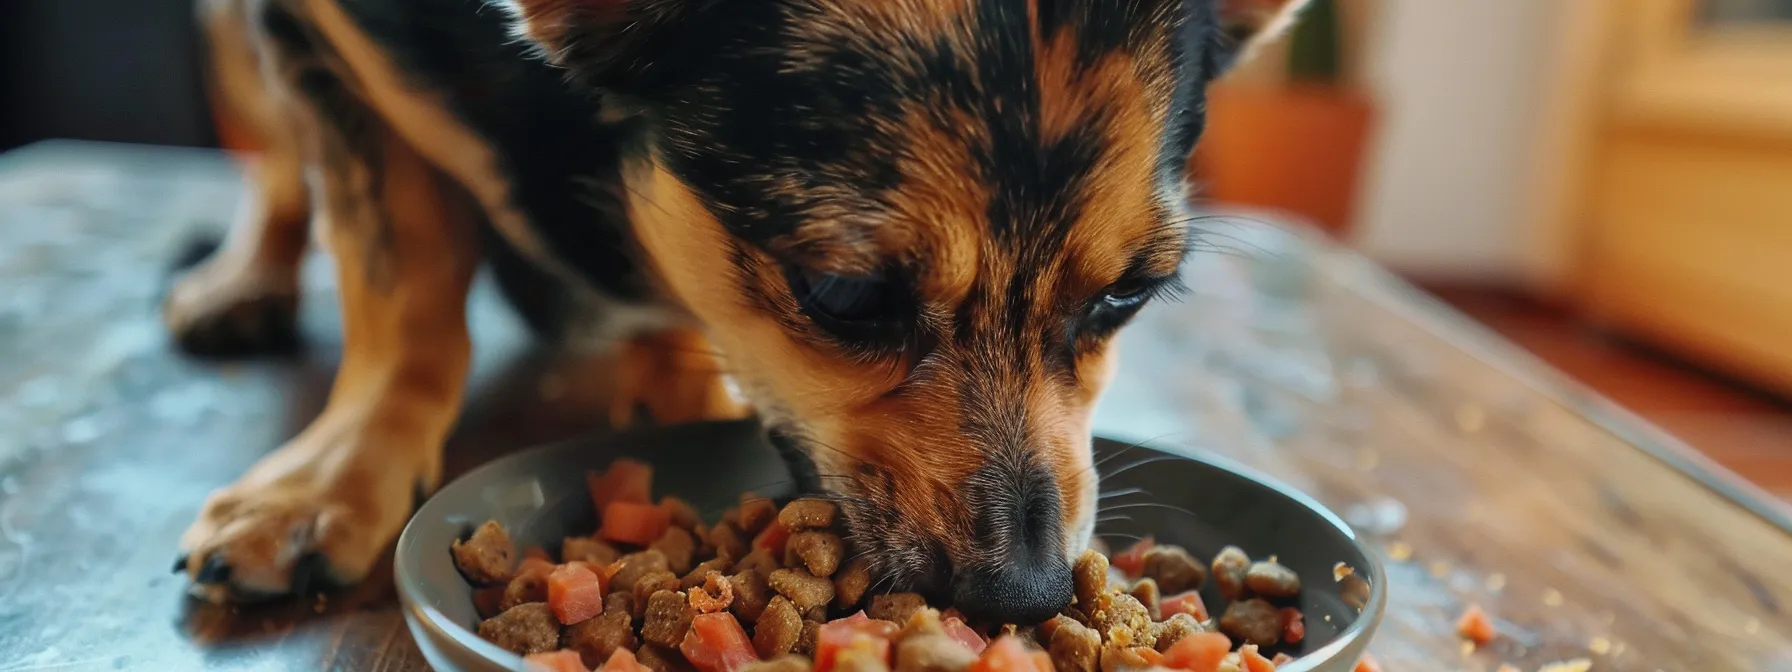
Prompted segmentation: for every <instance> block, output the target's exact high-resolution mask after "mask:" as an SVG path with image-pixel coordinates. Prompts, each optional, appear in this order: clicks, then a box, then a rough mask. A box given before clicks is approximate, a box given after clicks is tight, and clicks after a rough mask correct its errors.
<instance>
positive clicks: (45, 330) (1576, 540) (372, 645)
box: [0, 143, 1792, 672]
mask: <svg viewBox="0 0 1792 672" xmlns="http://www.w3.org/2000/svg"><path fill="white" fill-rule="evenodd" d="M238 193H239V188H238V185H237V182H236V176H235V174H234V172H233V170H232V167H231V165H230V163H228V162H227V161H225V160H224V158H223V157H222V156H220V155H217V154H214V153H207V152H197V151H188V150H172V149H159V148H141V147H121V146H107V145H89V144H73V143H53V144H44V145H37V146H33V147H29V148H26V149H23V150H19V151H15V152H13V153H10V154H6V155H0V672H12V671H15V670H83V669H132V670H137V669H141V670H201V669H207V670H209V669H217V670H239V669H240V670H285V669H292V670H315V669H343V670H413V669H423V668H424V667H425V666H424V664H423V661H422V660H421V658H420V655H419V654H418V652H417V649H416V647H415V645H414V644H413V643H412V642H411V639H410V635H409V634H408V632H407V631H406V630H405V628H404V625H403V622H402V620H401V619H400V617H399V614H398V610H397V607H396V605H395V602H394V598H393V594H392V587H391V582H390V580H388V579H385V578H384V577H385V576H387V574H388V572H386V571H385V570H384V569H382V570H380V572H381V573H380V574H378V575H377V576H379V577H381V578H377V579H375V580H371V581H369V582H368V583H366V584H364V585H362V586H359V587H357V588H354V589H351V590H349V591H347V592H343V593H338V594H334V595H331V596H330V597H329V599H328V600H327V601H305V602H303V603H296V602H295V603H286V604H277V605H269V606H264V607H258V608H253V609H251V608H244V609H240V610H239V609H231V608H217V607H210V606H204V605H199V604H195V603H191V602H189V601H187V600H186V599H185V598H184V597H183V594H182V585H181V581H180V577H177V576H174V575H171V574H169V573H168V564H169V563H170V562H171V561H172V558H173V557H174V541H175V539H176V536H177V535H178V534H179V533H180V531H181V530H182V529H183V528H184V527H185V526H186V524H187V523H188V521H189V520H190V518H191V516H192V515H193V514H194V512H195V511H196V510H197V509H198V507H199V504H200V502H201V500H202V499H203V498H204V496H205V494H206V493H207V492H208V491H209V490H210V489H212V488H214V487H217V486H219V485H222V484H224V483H227V482H228V481H229V480H230V479H232V478H233V477H235V476H236V475H238V474H239V473H241V472H242V470H243V469H245V468H246V467H247V466H248V465H249V464H250V463H252V462H253V461H254V460H255V459H256V458H257V457H259V456H260V455H262V454H263V453H265V452H266V451H268V450H269V449H271V448H272V447H273V446H275V445H276V444H277V443H278V442H279V441H280V440H281V439H283V438H285V437H287V436H290V435H291V434H293V433H294V432H296V431H297V430H298V428H300V427H302V426H303V425H304V423H305V422H306V421H307V420H308V419H309V418H310V416H311V415H312V414H314V413H315V412H316V411H317V410H318V408H319V407H320V405H321V403H322V401H323V394H324V392H325V391H326V389H327V386H328V383H329V380H330V376H331V371H332V367H333V365H334V360H335V358H336V356H337V352H338V350H339V348H338V343H339V340H338V337H337V335H336V334H337V329H336V327H337V322H336V319H335V316H334V310H335V304H334V297H333V296H332V295H331V292H330V287H329V281H328V275H329V274H328V269H327V267H325V266H324V264H326V263H327V262H326V261H324V260H321V259H320V260H317V262H316V263H315V264H314V265H313V267H311V268H309V269H308V276H307V294H306V306H305V316H304V320H305V325H306V332H307V336H308V339H309V341H310V342H311V344H312V345H311V347H310V348H309V350H308V351H307V353H306V354H305V355H303V356H301V357H299V358H296V359H291V360H287V361H271V362H255V363H240V364H229V365H219V364H213V363H205V362H195V361H191V360H188V359H184V358H182V357H180V356H178V355H176V354H175V353H174V352H172V351H171V349H170V348H169V345H168V342H167V339H166V337H165V336H164V334H163V332H162V330H161V327H160V324H159V321H158V319H157V317H156V313H155V308H154V306H155V302H156V297H157V295H158V293H159V292H160V290H161V287H162V283H163V280H164V277H165V268H166V264H167V260H168V259H170V258H171V257H172V256H173V255H174V253H175V251H176V250H177V249H178V248H179V247H180V245H181V243H182V241H183V240H184V239H185V238H186V237H187V236H189V235H191V234H192V233H193V232H195V231H203V230H207V229H211V230H216V229H218V228H220V227H221V226H222V223H223V222H224V221H226V220H227V219H228V217H229V214H230V212H231V210H232V208H233V205H234V203H235V201H236V199H237V197H238ZM1204 228H1205V229H1206V230H1207V231H1209V232H1210V233H1209V236H1208V238H1207V241H1208V247H1210V248H1211V249H1209V250H1206V251H1204V252H1202V253H1201V254H1198V255H1196V257H1195V258H1194V259H1193V260H1192V261H1191V263H1190V264H1189V267H1188V271H1187V272H1188V274H1189V284H1190V286H1191V287H1193V288H1194V290H1195V291H1194V292H1193V293H1192V295H1191V296H1190V297H1188V298H1187V299H1186V300H1184V301H1183V302H1181V303H1179V304H1170V305H1164V306H1157V307H1154V308H1153V309H1151V310H1149V311H1147V313H1146V316H1145V317H1143V318H1142V319H1141V320H1140V322H1139V323H1138V324H1137V325H1135V326H1134V327H1131V328H1130V329H1129V330H1128V331H1127V332H1126V334H1125V335H1124V336H1123V337H1122V338H1123V341H1124V345H1123V347H1122V360H1123V363H1122V367H1121V373H1120V375H1119V377H1118V379H1117V381H1116V383H1115V386H1114V388H1113V389H1112V392H1111V393H1110V395H1109V396H1108V397H1107V398H1106V399H1105V400H1104V403H1103V406H1102V410H1101V415H1100V417H1099V419H1098V426H1099V427H1100V428H1101V431H1103V432H1104V433H1108V434H1114V435H1117V436H1119V437H1122V438H1133V439H1153V440H1154V441H1155V442H1156V443H1157V444H1158V445H1162V446H1175V447H1179V449H1184V450H1209V451H1215V452H1218V453H1223V454H1225V455H1228V456H1231V457H1233V458H1235V459H1238V460H1241V461H1243V462H1245V463H1248V464H1250V465H1253V466H1256V467H1258V468H1260V469H1263V470H1265V471H1267V472H1269V473H1271V474H1274V475H1275V476H1277V477H1280V478H1282V479H1284V480H1286V481H1288V482H1290V483H1292V484H1294V485H1296V486H1298V487H1300V488H1302V489H1305V490H1306V491H1308V492H1309V493H1311V494H1312V495H1314V496H1315V497H1317V498H1318V499H1320V500H1321V501H1323V502H1325V503H1326V504H1328V505H1330V506H1331V507H1332V508H1333V509H1334V510H1336V511H1338V512H1339V513H1340V514H1342V515H1343V516H1345V517H1346V519H1348V520H1350V521H1351V522H1352V524H1354V525H1357V526H1358V528H1359V530H1360V531H1361V532H1362V533H1363V534H1364V535H1365V536H1367V537H1368V538H1369V539H1371V540H1373V543H1374V544H1375V545H1376V546H1377V547H1379V548H1380V549H1382V553H1383V555H1384V560H1386V561H1387V563H1388V568H1389V573H1390V578H1391V585H1390V587H1389V591H1390V596H1391V606H1390V611H1389V612H1388V617H1387V619H1386V621H1385V623H1384V625H1383V627H1382V631H1381V633H1380V635H1379V636H1378V637H1377V638H1376V639H1375V641H1374V643H1373V644H1372V646H1371V649H1372V650H1374V651H1375V652H1376V654H1377V656H1378V657H1379V658H1380V659H1381V660H1382V662H1383V663H1384V667H1385V668H1386V669H1388V670H1390V671H1413V670H1423V671H1433V670H1493V669H1495V668H1497V667H1498V666H1499V664H1501V663H1512V664H1514V665H1515V666H1516V667H1518V668H1519V669H1521V670H1526V671H1527V672H1528V671H1530V670H1535V669H1537V668H1538V667H1540V666H1541V665H1543V664H1545V663H1549V662H1552V661H1557V660H1567V659H1575V658H1586V659H1589V660H1591V661H1592V662H1593V669H1595V670H1641V671H1644V672H1648V671H1651V670H1689V671H1698V672H1727V671H1731V670H1734V671H1738V672H1742V671H1750V670H1756V671H1761V672H1781V671H1789V670H1792V616H1789V615H1788V614H1787V613H1786V610H1787V608H1788V607H1787V605H1788V602H1789V601H1792V534H1789V533H1788V531H1787V529H1788V528H1787V522H1786V521H1787V520H1788V516H1787V513H1786V512H1785V511H1784V510H1783V509H1781V508H1779V506H1780V505H1778V504H1776V503H1773V502H1772V501H1770V500H1768V499H1766V498H1763V497H1760V496H1759V495H1758V493H1756V492H1755V491H1753V490H1752V489H1750V488H1749V487H1748V486H1745V485H1741V484H1740V482H1739V481H1737V480H1736V479H1734V478H1732V477H1730V476H1728V475H1726V474H1722V473H1715V472H1713V471H1712V470H1711V469H1710V468H1709V467H1707V466H1706V465H1705V463H1704V462H1703V461H1702V460H1700V459H1699V458H1697V457H1696V456H1695V455H1694V454H1692V453H1690V452H1689V451H1686V450H1685V449H1684V448H1683V447H1680V446H1678V445H1676V444H1674V443H1673V442H1672V441H1671V440H1668V439H1666V438H1665V437H1664V436H1663V435H1661V434H1660V433H1658V432H1656V431H1655V430H1653V429H1651V428H1650V427H1648V426H1646V425H1644V424H1643V423H1641V422H1640V421H1638V420H1636V419H1634V418H1632V417H1630V416H1629V415H1627V414H1625V413H1623V412H1621V411H1618V410H1616V409H1615V408H1613V407H1611V406H1610V405H1609V404H1607V403H1605V402H1603V401H1602V400H1600V399H1598V398H1596V397H1593V396H1592V395H1590V394H1588V393H1587V392H1585V391H1584V390H1581V389H1580V388H1578V387H1576V386H1574V385H1572V384H1570V383H1568V382H1567V381H1565V380H1563V379H1562V378H1561V377H1560V376H1558V375H1557V374H1555V373H1554V372H1552V371H1550V370H1548V369H1547V368H1545V367H1543V366H1542V365H1541V364H1539V363H1537V362H1536V361H1534V360H1532V359H1530V358H1529V357H1527V356H1525V355H1523V354H1522V353H1519V352H1517V351H1516V350H1515V349H1513V348H1512V347H1511V346H1509V345H1507V344H1505V343H1503V342H1500V341H1498V340H1497V339H1495V338H1494V337H1492V336H1491V335H1489V334H1487V333H1486V332H1484V331H1483V330H1481V329H1480V328H1478V327H1476V326H1474V325H1472V324H1469V323H1467V322H1466V321H1464V320H1462V319H1461V318H1460V317H1458V316H1456V315H1455V314H1454V313H1452V312H1450V311H1449V310H1448V309H1447V308H1444V307H1442V306H1441V305H1440V304H1437V303H1436V302H1433V301H1431V300H1429V299H1428V298H1426V297H1424V296H1422V295H1420V294H1418V293H1417V292H1415V291H1413V290H1411V289H1410V288H1408V287H1406V286H1405V285H1404V284H1402V283H1400V282H1399V281H1397V280H1394V279H1392V278H1391V277H1389V276H1387V275H1386V274H1385V273H1383V272H1381V271H1380V270H1379V269H1376V268H1375V267H1374V266H1372V265H1371V264H1368V263H1367V262H1365V261H1363V260H1361V259H1359V258H1357V257H1355V256H1353V255H1351V254H1349V253H1348V252H1344V251H1341V250H1337V249H1333V248H1330V247H1328V246H1326V245H1325V244H1323V243H1317V242H1314V241H1310V240H1306V239H1304V238H1301V237H1299V236H1293V235H1289V234H1287V233H1284V232H1280V231H1278V230H1275V229H1272V228H1268V227H1264V226H1261V225H1257V224H1252V223H1249V222H1246V221H1243V220H1220V219H1216V220H1214V221H1212V222H1209V223H1206V225H1205V227H1204ZM472 314H473V321H474V328H473V333H474V339H475V341H476V342H477V343H478V352H477V356H476V363H475V371H474V374H473V376H474V384H473V391H472V393H471V394H470V395H469V410H468V412H467V414H466V416H465V417H464V418H463V421H462V423H461V426H460V427H459V429H458V430H457V433H456V435H455V437H454V438H453V439H452V440H451V444H450V446H449V458H448V464H449V469H450V472H451V474H452V473H458V472H460V471H464V470H465V469H467V468H469V467H470V466H472V465H475V464H477V463H479V462H480V461H482V460H484V459H486V458H489V457H490V456H492V455H496V454H501V453H503V452H505V451H508V450H511V449H515V448H518V447H521V446H525V445H529V444H532V443H536V442H539V441H542V440H546V439H550V438H555V437H559V436H565V435H567V434H569V433H574V432H580V431H588V430H590V429H592V427H591V425H590V422H589V418H592V417H595V416H596V415H597V414H595V413H592V412H590V410H589V408H588V406H587V405H584V404H581V403H579V402H578V400H579V399H580V398H581V396H580V395H577V394H571V395H569V394H565V393H563V390H564V389H566V388H567V381H561V380H556V379H554V378H553V377H552V376H553V373H552V372H553V371H554V367H553V361H552V358H551V357H550V356H547V355H543V354H540V353H535V352H532V351H530V350H529V349H528V348H527V347H526V342H525V341H524V339H523V338H522V334H521V331H520V329H519V328H518V327H517V326H516V325H515V324H514V323H513V321H512V320H511V318H510V317H509V315H508V314H507V313H506V311H505V309H504V308H503V307H502V306H501V305H499V303H498V302H497V301H496V300H495V298H494V296H493V293H492V292H491V291H489V290H488V289H486V288H485V287H483V286H482V287H481V288H480V290H479V291H478V292H477V293H476V296H475V298H474V301H473V311H472ZM1468 603H1479V604H1481V605H1483V606H1485V607H1486V608H1487V610H1488V611H1489V612H1490V613H1492V614H1493V615H1494V616H1495V617H1496V620H1497V622H1498V624H1499V626H1500V629H1501V631H1502V633H1504V636H1503V637H1502V638H1501V639H1500V640H1499V641H1497V642H1495V643H1494V644H1493V645H1491V646H1489V647H1487V648H1486V649H1484V650H1481V651H1475V652H1465V651H1464V649H1463V648H1462V647H1461V645H1460V644H1459V642H1458V641H1457V639H1456V638H1455V636H1454V634H1453V626H1452V621H1453V620H1454V617H1455V615H1456V614H1457V613H1458V612H1459V611H1460V610H1461V609H1462V608H1463V607H1464V606H1465V605H1466V604H1468Z"/></svg>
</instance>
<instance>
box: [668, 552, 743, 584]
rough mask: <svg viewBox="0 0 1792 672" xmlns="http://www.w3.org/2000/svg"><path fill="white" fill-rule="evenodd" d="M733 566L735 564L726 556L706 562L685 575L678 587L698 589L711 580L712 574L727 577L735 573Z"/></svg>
mask: <svg viewBox="0 0 1792 672" xmlns="http://www.w3.org/2000/svg"><path fill="white" fill-rule="evenodd" d="M733 566H734V562H733V561H732V560H729V559H728V558H727V557H726V556H723V557H715V558H710V559H708V560H704V561H703V562H701V563H698V564H697V566H696V567H695V568H692V569H691V571H690V573H688V574H685V575H684V578H683V579H679V581H678V587H679V588H682V589H684V590H690V589H692V588H696V587H698V586H701V585H703V582H704V581H705V580H706V579H708V578H709V573H710V572H719V573H721V575H722V576H727V575H729V574H732V573H733V572H732V571H731V570H732V569H733Z"/></svg>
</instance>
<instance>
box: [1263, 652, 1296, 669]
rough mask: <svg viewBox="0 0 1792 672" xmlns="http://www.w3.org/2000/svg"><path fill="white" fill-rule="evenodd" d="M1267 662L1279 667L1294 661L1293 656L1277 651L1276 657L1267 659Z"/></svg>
mask: <svg viewBox="0 0 1792 672" xmlns="http://www.w3.org/2000/svg"><path fill="white" fill-rule="evenodd" d="M1269 662H1272V663H1275V664H1276V667H1281V666H1283V665H1287V664H1289V663H1292V662H1294V656H1290V655H1288V654H1286V653H1278V654H1276V657H1274V658H1271V659H1269Z"/></svg>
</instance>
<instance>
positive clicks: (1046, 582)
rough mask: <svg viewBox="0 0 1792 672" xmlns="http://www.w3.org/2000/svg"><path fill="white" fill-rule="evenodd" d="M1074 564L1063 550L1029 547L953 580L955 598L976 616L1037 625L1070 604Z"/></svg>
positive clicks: (955, 602) (964, 573)
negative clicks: (1039, 549) (1072, 566)
mask: <svg viewBox="0 0 1792 672" xmlns="http://www.w3.org/2000/svg"><path fill="white" fill-rule="evenodd" d="M1073 593H1074V586H1073V585H1072V581H1071V576H1070V563H1069V562H1068V561H1066V560H1065V559H1064V557H1063V556H1062V555H1061V554H1059V553H1042V552H1039V551H1037V550H1030V549H1029V550H1028V551H1027V552H1025V553H1016V554H1011V555H1010V557H1009V558H1008V559H1007V561H1005V562H1001V563H997V564H990V565H983V566H977V567H972V568H970V569H968V570H967V571H964V572H960V573H959V574H958V575H957V576H956V577H954V578H953V581H952V601H953V603H954V604H956V605H957V606H958V609H959V610H960V611H963V612H964V613H965V614H966V615H968V616H970V617H971V618H973V619H976V620H979V621H985V622H994V623H1020V624H1033V623H1039V622H1041V621H1044V620H1046V619H1048V618H1051V617H1052V616H1054V615H1056V614H1057V613H1058V612H1059V611H1062V610H1063V609H1064V607H1066V606H1069V605H1070V600H1071V597H1072V595H1073Z"/></svg>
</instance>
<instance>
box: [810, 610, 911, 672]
mask: <svg viewBox="0 0 1792 672" xmlns="http://www.w3.org/2000/svg"><path fill="white" fill-rule="evenodd" d="M895 636H896V624H895V623H891V622H889V621H879V620H875V619H872V618H871V617H869V616H866V615H865V612H864V611H860V612H858V613H855V614H853V615H851V616H848V617H846V618H839V619H834V620H832V621H829V622H827V623H826V624H824V625H822V626H821V632H820V634H819V635H817V636H816V642H815V672H828V670H831V669H834V661H836V660H839V657H840V653H841V652H843V651H847V650H849V649H856V650H861V651H865V652H867V653H869V654H871V656H872V657H875V658H880V659H882V660H883V661H884V664H885V665H888V664H889V663H890V639H891V638H893V637H895Z"/></svg>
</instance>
